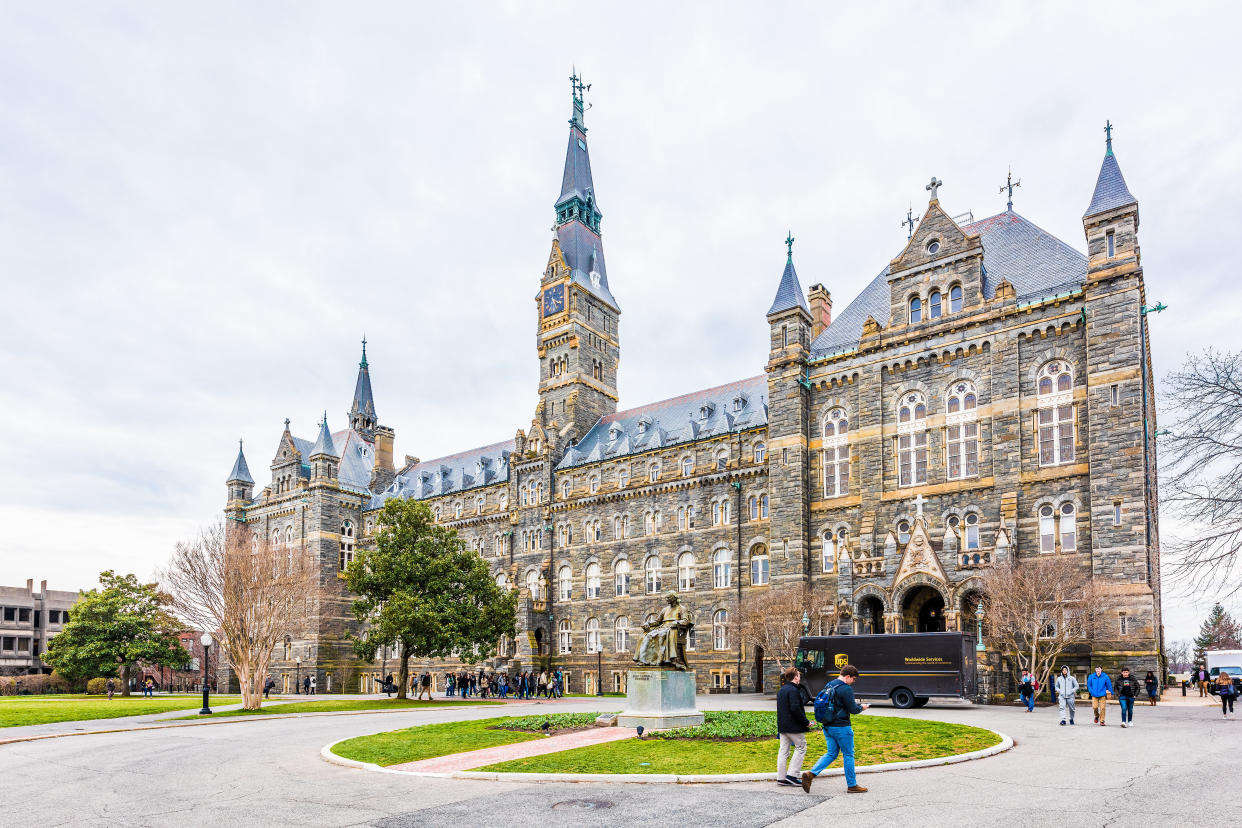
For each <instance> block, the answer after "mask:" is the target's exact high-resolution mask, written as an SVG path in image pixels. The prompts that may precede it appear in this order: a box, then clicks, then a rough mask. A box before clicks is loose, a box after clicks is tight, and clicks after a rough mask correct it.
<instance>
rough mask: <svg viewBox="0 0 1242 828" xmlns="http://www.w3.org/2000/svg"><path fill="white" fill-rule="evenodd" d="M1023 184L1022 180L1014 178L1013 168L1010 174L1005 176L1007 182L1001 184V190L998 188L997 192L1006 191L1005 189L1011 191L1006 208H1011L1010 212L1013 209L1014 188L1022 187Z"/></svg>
mask: <svg viewBox="0 0 1242 828" xmlns="http://www.w3.org/2000/svg"><path fill="white" fill-rule="evenodd" d="M1021 186H1022V182H1021V181H1014V180H1013V170H1012V169H1010V170H1009V173H1008V175H1006V176H1005V183H1004V184H1002V185H1001V188H1000V189H999V190H997V192H1000V193H1003V192H1005V190H1008V191H1009V201H1008V202H1006V203H1005V209H1006V210H1009V211H1010V212H1012V211H1013V188H1014V187H1021Z"/></svg>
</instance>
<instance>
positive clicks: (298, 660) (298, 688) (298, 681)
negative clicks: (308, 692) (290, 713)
mask: <svg viewBox="0 0 1242 828" xmlns="http://www.w3.org/2000/svg"><path fill="white" fill-rule="evenodd" d="M293 663H294V664H296V665H297V673H296V675H295V678H294V679H293V692H294V693H301V692H302V657H301V656H297V657H295V658H294V659H293Z"/></svg>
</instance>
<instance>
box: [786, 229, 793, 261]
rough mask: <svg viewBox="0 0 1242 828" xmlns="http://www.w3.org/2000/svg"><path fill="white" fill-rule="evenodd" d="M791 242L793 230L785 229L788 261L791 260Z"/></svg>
mask: <svg viewBox="0 0 1242 828" xmlns="http://www.w3.org/2000/svg"><path fill="white" fill-rule="evenodd" d="M793 243H794V237H793V231H792V230H787V231H785V247H787V248H789V260H790V261H793Z"/></svg>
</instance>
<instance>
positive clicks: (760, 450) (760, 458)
mask: <svg viewBox="0 0 1242 828" xmlns="http://www.w3.org/2000/svg"><path fill="white" fill-rule="evenodd" d="M754 453H755V455H754V456H755V462H756V463H763V462H766V461H767V459H768V446H767V443H755V448H754Z"/></svg>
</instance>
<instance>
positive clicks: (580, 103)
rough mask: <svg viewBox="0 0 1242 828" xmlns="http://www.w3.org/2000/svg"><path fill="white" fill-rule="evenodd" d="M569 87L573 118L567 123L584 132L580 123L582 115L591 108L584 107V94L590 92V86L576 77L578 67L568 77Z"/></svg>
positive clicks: (583, 126)
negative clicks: (571, 92) (572, 99)
mask: <svg viewBox="0 0 1242 828" xmlns="http://www.w3.org/2000/svg"><path fill="white" fill-rule="evenodd" d="M569 87H570V89H571V90H572V91H573V98H574V116H573V117H572V118H570V119H569V123H571V124H573V125H574V126H576V127H578V128H579V129H581V130H582V131H583V132H586V126H585V125H584V124H583V122H582V115H583V113H585V112H586V111H587V110H588V109H590V108H591V107H590V106H588V105H586V104H585V103H584V101H585V100H586V94H585V93H586V92H587V91H589V90H590V88H591V84H589V83H583V82H582V78H581V77H580V76H579V75H578V67H577V66H575V67H573V74H571V75H570V76H569Z"/></svg>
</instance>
